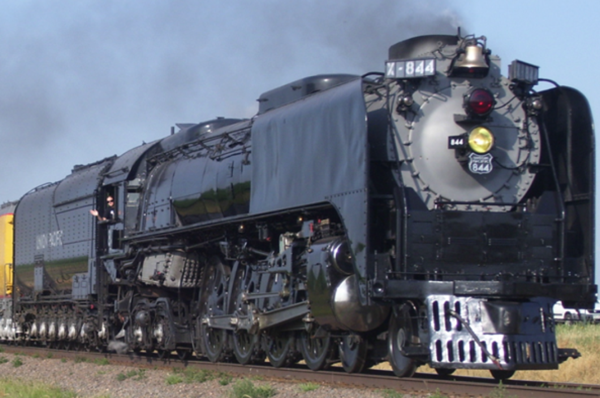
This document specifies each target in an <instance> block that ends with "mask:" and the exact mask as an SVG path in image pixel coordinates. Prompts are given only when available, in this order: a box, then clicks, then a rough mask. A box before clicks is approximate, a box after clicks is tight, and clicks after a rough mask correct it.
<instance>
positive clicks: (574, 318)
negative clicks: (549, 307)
mask: <svg viewBox="0 0 600 398" xmlns="http://www.w3.org/2000/svg"><path fill="white" fill-rule="evenodd" d="M553 312H554V320H555V321H556V322H557V323H566V324H571V323H573V322H588V323H598V322H600V304H598V303H596V305H595V308H594V311H589V310H586V309H578V308H565V307H563V304H562V302H561V301H558V302H556V304H554V309H553Z"/></svg>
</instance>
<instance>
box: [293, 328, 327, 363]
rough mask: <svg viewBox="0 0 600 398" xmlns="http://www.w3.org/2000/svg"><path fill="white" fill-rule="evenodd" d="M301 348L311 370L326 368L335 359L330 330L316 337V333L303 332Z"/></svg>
mask: <svg viewBox="0 0 600 398" xmlns="http://www.w3.org/2000/svg"><path fill="white" fill-rule="evenodd" d="M300 349H301V352H302V356H303V357H304V361H305V362H306V366H308V367H309V368H310V369H311V370H321V369H325V368H326V367H327V366H329V365H330V364H331V362H332V360H333V352H334V351H333V344H331V337H330V336H329V332H325V335H324V336H323V337H316V334H315V333H309V332H302V333H301V334H300Z"/></svg>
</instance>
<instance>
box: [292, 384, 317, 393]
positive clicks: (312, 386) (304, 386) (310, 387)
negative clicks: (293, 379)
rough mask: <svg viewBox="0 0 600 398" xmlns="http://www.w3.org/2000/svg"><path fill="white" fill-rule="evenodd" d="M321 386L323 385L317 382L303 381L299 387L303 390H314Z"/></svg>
mask: <svg viewBox="0 0 600 398" xmlns="http://www.w3.org/2000/svg"><path fill="white" fill-rule="evenodd" d="M319 387H321V386H320V385H319V384H317V383H302V384H300V385H299V386H298V388H300V391H302V392H309V391H314V390H316V389H318V388H319Z"/></svg>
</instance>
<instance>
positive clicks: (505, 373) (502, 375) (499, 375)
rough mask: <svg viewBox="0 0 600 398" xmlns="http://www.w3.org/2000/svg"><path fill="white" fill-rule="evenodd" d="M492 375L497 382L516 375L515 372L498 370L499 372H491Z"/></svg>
mask: <svg viewBox="0 0 600 398" xmlns="http://www.w3.org/2000/svg"><path fill="white" fill-rule="evenodd" d="M490 373H491V374H492V377H493V378H494V379H496V380H508V379H510V378H511V377H512V376H513V375H514V374H515V371H514V370H500V369H497V370H490Z"/></svg>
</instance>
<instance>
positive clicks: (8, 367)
mask: <svg viewBox="0 0 600 398" xmlns="http://www.w3.org/2000/svg"><path fill="white" fill-rule="evenodd" d="M0 362H2V363H1V364H0V374H1V376H0V377H2V378H5V379H11V380H14V379H20V380H23V381H39V382H42V383H45V384H48V385H52V386H56V387H61V388H64V389H68V390H70V391H73V392H75V393H77V397H78V398H136V397H144V398H150V397H161V398H164V397H177V398H188V397H190V398H191V397H232V396H233V395H232V391H233V388H234V386H235V385H236V383H240V382H241V381H243V380H250V381H251V382H252V384H253V385H254V386H263V387H266V388H269V387H270V388H272V389H274V390H275V392H276V394H275V395H273V397H275V398H282V397H302V398H333V397H336V398H337V397H339V398H342V397H343V398H355V397H356V398H388V397H400V396H402V397H404V398H409V397H411V398H417V397H425V396H427V395H409V394H404V395H401V394H400V393H390V392H389V391H385V390H383V389H382V390H375V389H351V388H338V387H331V386H326V385H318V384H317V385H315V384H314V383H312V384H313V385H312V387H313V388H315V387H316V389H314V390H311V391H306V390H309V389H310V388H309V386H308V385H307V383H293V382H289V383H288V382H280V381H271V380H258V379H252V378H250V379H244V378H238V377H232V376H230V375H225V374H222V375H214V377H213V378H212V379H211V380H208V381H205V382H197V381H196V382H185V381H180V382H177V379H178V377H179V378H180V379H182V378H183V377H182V376H183V374H182V373H181V371H179V373H178V372H177V371H175V370H165V369H138V368H135V367H126V366H120V365H107V364H102V363H91V362H77V361H73V360H64V359H52V358H34V357H28V356H23V355H13V354H8V353H2V354H0ZM168 380H170V381H171V382H172V383H175V384H170V385H169V384H168V382H167V381H168ZM223 384H226V385H223ZM0 396H2V395H1V394H0Z"/></svg>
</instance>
